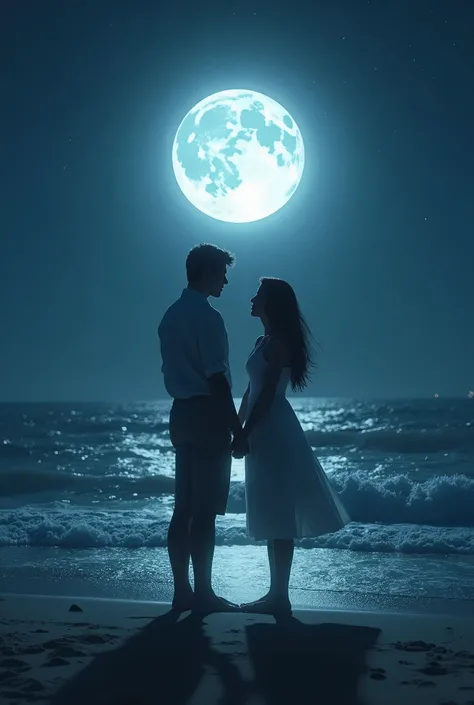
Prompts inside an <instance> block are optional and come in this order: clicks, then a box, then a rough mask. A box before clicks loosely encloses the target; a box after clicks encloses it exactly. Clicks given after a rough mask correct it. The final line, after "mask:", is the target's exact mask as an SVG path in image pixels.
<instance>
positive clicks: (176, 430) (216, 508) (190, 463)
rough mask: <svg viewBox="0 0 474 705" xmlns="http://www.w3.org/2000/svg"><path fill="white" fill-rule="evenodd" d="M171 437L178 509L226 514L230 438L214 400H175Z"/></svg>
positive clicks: (196, 398) (201, 398)
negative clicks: (174, 455) (174, 454)
mask: <svg viewBox="0 0 474 705" xmlns="http://www.w3.org/2000/svg"><path fill="white" fill-rule="evenodd" d="M170 438H171V443H172V444H173V446H174V448H175V450H176V471H175V509H176V510H177V511H183V512H185V513H188V514H189V515H195V514H196V513H198V512H200V511H205V512H209V513H212V514H225V512H226V507H227V497H228V495H229V484H230V466H231V462H232V457H231V452H230V441H231V436H230V432H229V429H228V427H227V426H226V424H225V422H224V420H223V418H222V412H220V411H219V409H218V408H217V405H216V403H215V400H214V399H213V398H212V397H210V396H208V397H192V398H191V399H175V400H174V402H173V406H172V408H171V413H170Z"/></svg>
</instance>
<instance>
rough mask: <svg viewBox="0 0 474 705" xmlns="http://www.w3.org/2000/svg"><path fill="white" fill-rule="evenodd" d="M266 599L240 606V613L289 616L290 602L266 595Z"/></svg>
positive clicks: (284, 598)
mask: <svg viewBox="0 0 474 705" xmlns="http://www.w3.org/2000/svg"><path fill="white" fill-rule="evenodd" d="M265 598H266V599H264V598H262V599H260V600H255V602H247V603H246V604H243V605H240V607H241V609H242V612H250V613H253V614H291V602H290V600H289V598H287V597H274V596H273V595H270V594H268V595H266V596H265Z"/></svg>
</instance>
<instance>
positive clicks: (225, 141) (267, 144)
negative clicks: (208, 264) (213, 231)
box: [172, 89, 304, 223]
mask: <svg viewBox="0 0 474 705" xmlns="http://www.w3.org/2000/svg"><path fill="white" fill-rule="evenodd" d="M172 157H173V170H174V174H175V176H176V180H177V182H178V185H179V187H180V189H181V191H182V192H183V194H184V195H185V196H186V198H187V199H188V201H190V202H191V203H192V204H193V206H195V207H196V208H198V209H199V210H200V211H202V213H205V214H206V215H208V216H210V217H211V218H216V220H223V221H225V222H228V223H250V222H252V221H255V220H261V219H262V218H267V217H268V216H269V215H272V213H276V211H278V210H280V208H282V207H283V206H284V205H285V204H286V203H287V202H288V201H289V200H290V198H291V197H292V195H293V194H294V192H295V191H296V189H297V188H298V184H299V183H300V181H301V176H302V174H303V169H304V146H303V138H302V136H301V132H300V130H299V129H298V126H297V124H296V122H295V121H294V119H293V118H292V117H291V115H290V114H289V113H288V111H287V110H285V109H284V108H283V107H282V106H281V105H280V104H279V103H277V102H276V101H274V100H272V98H268V97H267V96H266V95H262V93H256V92H255V91H250V90H244V89H233V90H227V91H220V92H219V93H214V94H213V95H210V96H209V97H208V98H204V100H201V101H200V102H199V103H198V104H197V105H195V106H194V108H192V109H191V110H190V111H189V112H188V114H187V115H186V117H185V118H184V120H183V121H182V122H181V124H180V126H179V128H178V131H177V132H176V136H175V138H174V143H173V155H172Z"/></svg>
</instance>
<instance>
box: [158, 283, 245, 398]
mask: <svg viewBox="0 0 474 705" xmlns="http://www.w3.org/2000/svg"><path fill="white" fill-rule="evenodd" d="M158 335H159V338H160V346H161V358H162V362H163V364H162V367H161V371H162V373H163V378H164V383H165V388H166V391H167V392H168V394H169V395H170V397H173V399H189V398H190V397H195V396H203V395H208V394H210V390H209V384H208V379H209V377H212V375H214V374H216V373H218V372H223V373H224V374H225V376H226V378H227V381H228V382H229V385H230V386H232V379H231V375H230V368H229V341H228V338H227V331H226V328H225V324H224V319H223V318H222V316H221V314H220V313H219V311H217V309H215V308H213V306H211V304H210V303H209V301H208V300H207V298H206V296H205V295H204V294H201V292H199V291H196V290H195V289H191V288H189V287H188V288H186V289H184V290H183V293H182V294H181V296H180V298H179V299H178V300H177V301H175V302H174V304H172V305H171V306H170V307H169V309H168V310H167V311H166V313H165V315H164V316H163V318H162V320H161V323H160V325H159V327H158Z"/></svg>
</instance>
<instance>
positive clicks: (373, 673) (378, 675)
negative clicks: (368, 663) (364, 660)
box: [369, 668, 387, 681]
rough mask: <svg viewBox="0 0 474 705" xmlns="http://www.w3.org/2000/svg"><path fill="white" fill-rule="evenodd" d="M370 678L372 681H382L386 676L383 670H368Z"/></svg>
mask: <svg viewBox="0 0 474 705" xmlns="http://www.w3.org/2000/svg"><path fill="white" fill-rule="evenodd" d="M369 670H370V678H372V679H373V680H374V681H384V680H386V678H387V676H386V675H385V668H370V669H369Z"/></svg>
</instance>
